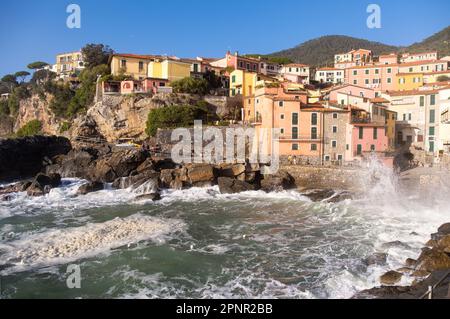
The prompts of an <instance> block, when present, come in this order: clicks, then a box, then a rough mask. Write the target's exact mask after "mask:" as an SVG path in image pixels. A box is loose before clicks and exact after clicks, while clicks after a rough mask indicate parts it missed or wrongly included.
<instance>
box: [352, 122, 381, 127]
mask: <svg viewBox="0 0 450 319" xmlns="http://www.w3.org/2000/svg"><path fill="white" fill-rule="evenodd" d="M351 124H352V125H354V126H366V127H386V124H381V123H351Z"/></svg>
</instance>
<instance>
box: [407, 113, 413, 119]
mask: <svg viewBox="0 0 450 319" xmlns="http://www.w3.org/2000/svg"><path fill="white" fill-rule="evenodd" d="M411 119H412V114H411V113H409V114H408V121H411Z"/></svg>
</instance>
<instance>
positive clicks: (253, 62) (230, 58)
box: [225, 51, 260, 73]
mask: <svg viewBox="0 0 450 319" xmlns="http://www.w3.org/2000/svg"><path fill="white" fill-rule="evenodd" d="M225 59H226V62H227V66H229V67H233V68H234V69H236V70H245V71H252V72H256V73H259V72H260V65H259V64H260V60H259V59H253V58H246V57H242V56H239V54H238V52H236V53H235V54H231V53H230V51H228V52H227V54H226V55H225Z"/></svg>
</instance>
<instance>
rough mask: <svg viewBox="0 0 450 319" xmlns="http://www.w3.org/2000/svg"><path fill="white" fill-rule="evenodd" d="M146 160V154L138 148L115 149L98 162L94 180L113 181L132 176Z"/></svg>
mask: <svg viewBox="0 0 450 319" xmlns="http://www.w3.org/2000/svg"><path fill="white" fill-rule="evenodd" d="M145 160H146V154H145V152H143V151H142V150H138V149H122V150H118V151H114V152H113V153H111V155H109V156H106V157H104V158H102V159H100V160H98V161H97V162H96V165H95V170H94V172H93V178H92V180H94V181H99V182H104V183H112V182H113V181H114V180H116V179H117V178H119V177H127V176H130V174H131V172H133V171H135V170H136V169H137V168H138V167H139V166H140V165H141V164H142V163H143V162H144V161H145Z"/></svg>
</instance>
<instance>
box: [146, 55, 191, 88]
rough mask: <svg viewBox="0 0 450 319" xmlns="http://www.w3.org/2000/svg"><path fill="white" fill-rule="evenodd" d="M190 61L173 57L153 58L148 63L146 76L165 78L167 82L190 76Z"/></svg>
mask: <svg viewBox="0 0 450 319" xmlns="http://www.w3.org/2000/svg"><path fill="white" fill-rule="evenodd" d="M191 66H192V63H188V62H183V61H180V60H175V59H169V58H165V59H155V60H154V61H152V62H150V63H149V65H148V77H150V78H158V79H166V80H169V82H173V81H177V80H181V79H184V78H187V77H190V76H191Z"/></svg>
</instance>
